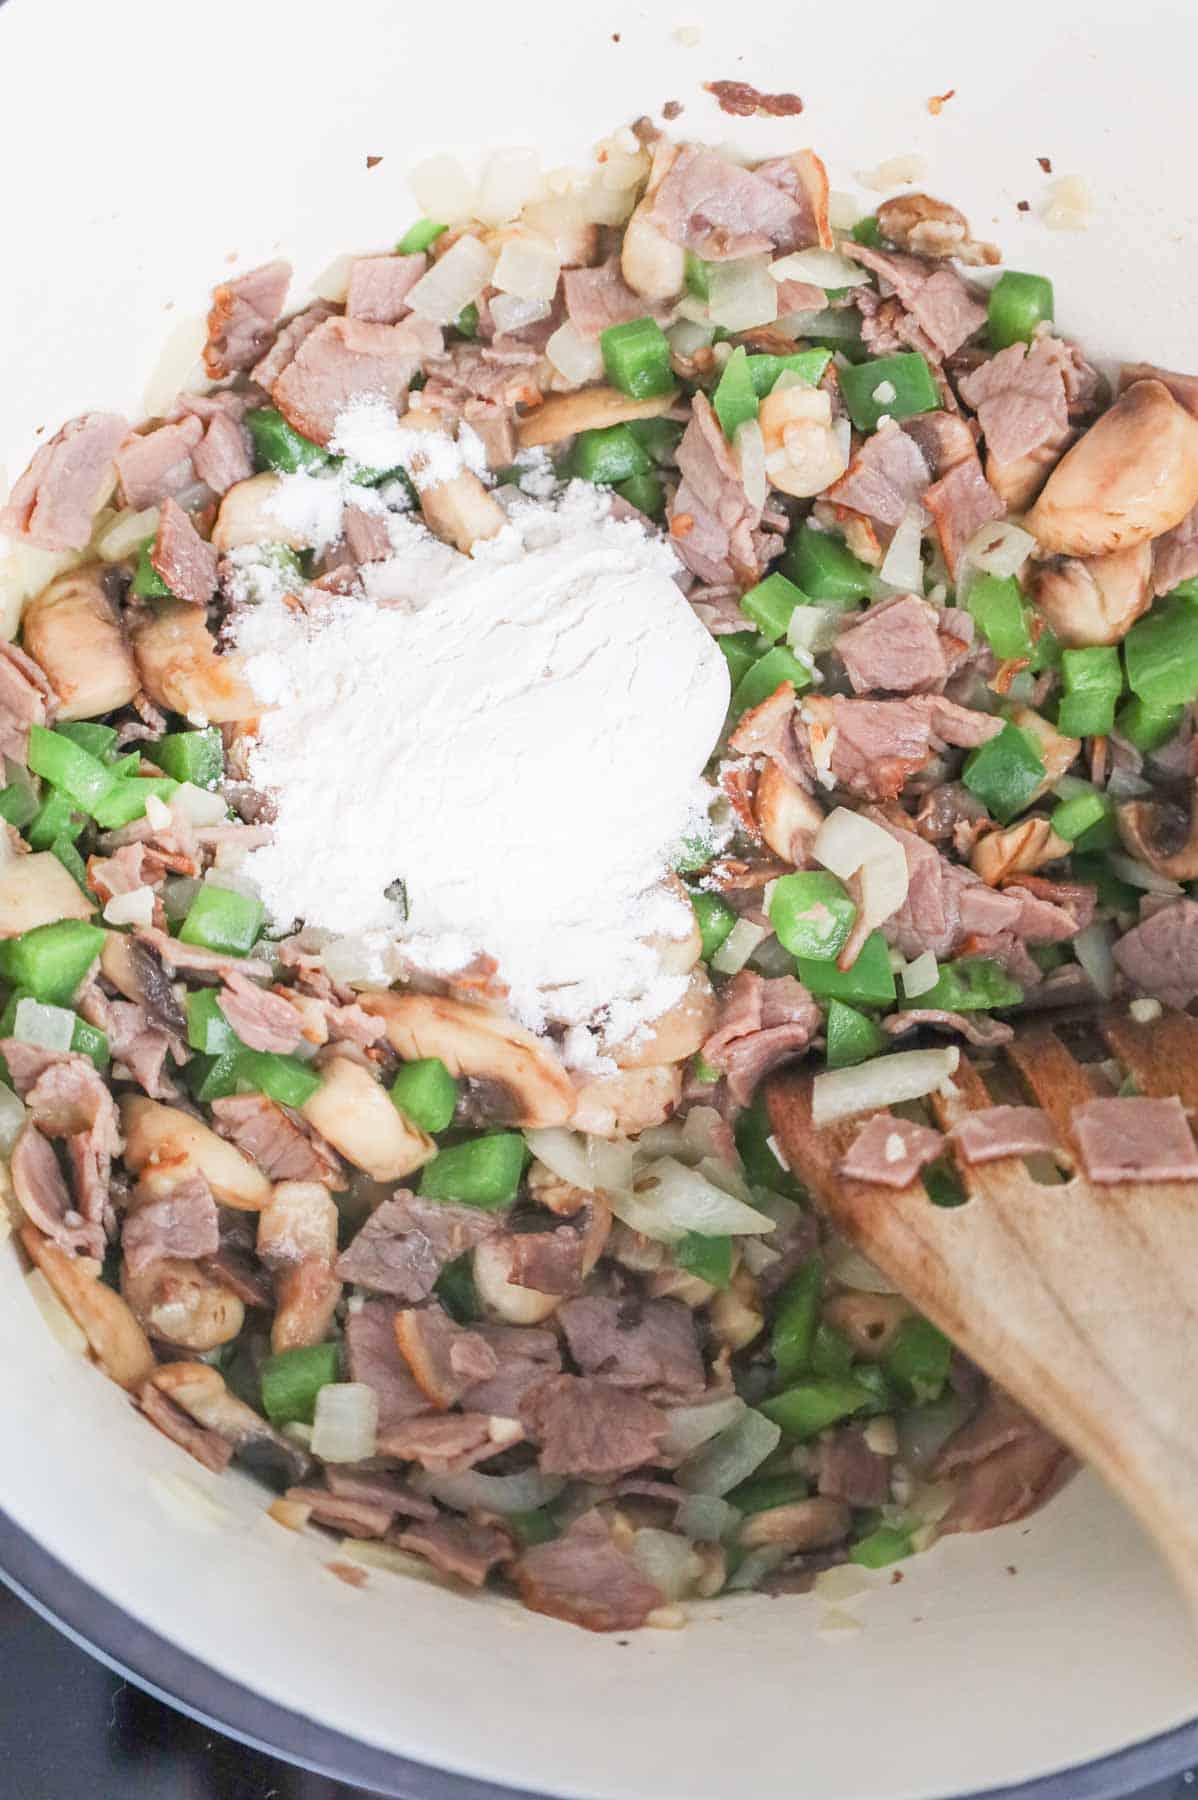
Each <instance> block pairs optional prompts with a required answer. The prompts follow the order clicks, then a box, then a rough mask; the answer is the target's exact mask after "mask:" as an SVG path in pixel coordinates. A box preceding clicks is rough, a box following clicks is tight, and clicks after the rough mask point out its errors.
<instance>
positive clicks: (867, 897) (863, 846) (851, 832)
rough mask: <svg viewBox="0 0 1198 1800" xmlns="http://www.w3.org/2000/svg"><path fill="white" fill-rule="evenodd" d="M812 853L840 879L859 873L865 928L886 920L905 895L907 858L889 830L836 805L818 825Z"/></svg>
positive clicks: (900, 904)
mask: <svg viewBox="0 0 1198 1800" xmlns="http://www.w3.org/2000/svg"><path fill="white" fill-rule="evenodd" d="M812 855H813V856H814V857H815V859H816V861H817V862H821V863H822V864H823V865H824V867H825V869H830V870H831V872H832V874H833V875H836V876H838V877H839V878H840V880H841V881H847V880H848V878H849V877H850V876H851V875H859V878H860V884H861V913H862V919H863V922H864V924H865V926H866V927H867V929H868V930H870V931H872V930H873V929H874V928H875V926H878V925H880V924H881V923H882V922H883V920H884V919H889V918H890V917H891V916H892V914H894V913H896V912H897V911H898V910H899V908H900V907H901V906H902V905H903V903H904V901H905V900H906V898H907V882H908V875H907V858H906V856H905V854H904V852H903V848H902V845H901V844H898V843H896V841H895V840H894V838H892V837H891V835H890V833H889V832H888V831H884V830H883V829H882V827H881V826H880V825H875V824H874V823H873V821H872V820H871V819H865V818H863V817H862V816H861V814H860V813H855V812H850V811H849V809H848V808H847V807H845V806H838V807H836V808H835V809H834V810H833V811H832V812H830V813H829V814H828V816H827V818H826V819H825V820H824V822H823V824H822V825H821V826H820V828H819V830H818V832H817V833H816V836H815V842H814V844H813V845H812Z"/></svg>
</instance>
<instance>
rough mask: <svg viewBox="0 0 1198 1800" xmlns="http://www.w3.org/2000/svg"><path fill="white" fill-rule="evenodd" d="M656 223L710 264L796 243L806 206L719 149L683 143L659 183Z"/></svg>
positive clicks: (671, 240) (656, 198) (654, 210)
mask: <svg viewBox="0 0 1198 1800" xmlns="http://www.w3.org/2000/svg"><path fill="white" fill-rule="evenodd" d="M650 216H651V218H652V221H653V223H654V224H655V225H656V226H657V227H658V229H659V230H660V231H662V232H664V233H665V235H666V237H668V238H669V239H670V242H671V243H674V244H681V245H683V246H684V248H685V249H687V250H693V251H694V252H695V254H696V256H701V257H702V258H703V259H704V261H705V262H726V261H728V260H730V259H733V258H736V257H741V256H752V255H754V254H755V253H756V252H757V251H761V250H772V249H774V247H775V246H776V245H779V244H781V243H786V244H788V245H792V244H793V241H794V237H795V234H796V233H798V232H801V230H802V228H803V216H804V215H803V208H802V206H800V204H799V202H798V201H797V200H796V199H794V198H793V196H792V195H791V194H789V193H787V192H786V190H785V188H784V187H782V186H780V185H779V184H778V183H777V182H775V181H772V180H769V179H768V178H766V177H763V176H762V175H760V174H754V173H753V172H752V171H751V170H749V169H743V168H741V166H740V165H739V163H734V162H729V161H728V160H727V158H725V157H723V156H721V155H720V153H719V151H718V150H709V149H707V148H705V147H704V146H702V145H699V144H684V145H683V147H682V149H681V150H679V152H678V154H677V156H676V157H675V158H674V161H673V163H672V164H671V166H670V169H669V171H668V172H667V174H666V176H665V179H664V180H663V181H662V182H661V185H660V186H659V187H658V190H657V193H656V195H655V197H654V201H653V209H652V213H651V215H650Z"/></svg>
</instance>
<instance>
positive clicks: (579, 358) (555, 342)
mask: <svg viewBox="0 0 1198 1800" xmlns="http://www.w3.org/2000/svg"><path fill="white" fill-rule="evenodd" d="M493 306H494V303H492V308H493ZM545 354H546V356H547V357H548V358H549V360H550V362H551V363H552V364H553V366H554V368H555V369H556V370H557V372H558V374H559V375H564V376H565V378H566V380H567V381H568V382H570V383H571V384H572V385H573V386H574V387H583V386H585V384H586V383H587V382H588V381H598V380H599V378H600V376H601V375H602V374H603V352H602V350H601V349H600V348H599V339H598V338H584V337H581V336H580V335H579V333H578V331H577V330H576V328H575V327H574V326H573V325H571V323H570V321H569V319H567V320H566V322H565V324H564V325H559V326H558V328H557V330H556V331H555V332H554V334H553V336H552V337H551V338H550V339H549V342H548V343H547V344H546V345H545Z"/></svg>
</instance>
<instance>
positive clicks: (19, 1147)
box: [9, 1122, 105, 1257]
mask: <svg viewBox="0 0 1198 1800" xmlns="http://www.w3.org/2000/svg"><path fill="white" fill-rule="evenodd" d="M9 1171H10V1173H11V1175H12V1185H13V1192H14V1193H15V1194H16V1197H17V1200H18V1202H19V1204H20V1207H21V1210H22V1211H23V1212H24V1214H25V1216H26V1218H28V1219H31V1220H32V1222H33V1223H34V1224H35V1225H36V1226H37V1228H38V1230H39V1231H42V1232H45V1234H46V1236H47V1237H48V1238H50V1239H51V1240H52V1241H53V1242H54V1243H56V1244H58V1245H60V1246H61V1247H62V1249H64V1250H69V1251H72V1252H74V1251H77V1250H78V1251H82V1253H83V1254H84V1255H85V1256H95V1257H102V1256H103V1254H104V1241H105V1240H104V1227H103V1224H102V1223H101V1222H100V1221H99V1220H97V1219H85V1218H84V1216H83V1214H82V1212H81V1211H80V1210H78V1209H77V1208H76V1207H75V1206H74V1204H73V1202H72V1199H71V1194H70V1190H69V1189H68V1187H67V1184H66V1180H65V1178H64V1176H63V1173H62V1170H61V1169H60V1168H59V1166H58V1158H57V1157H56V1156H55V1154H54V1149H53V1146H52V1145H51V1143H50V1141H49V1139H48V1138H46V1137H44V1136H43V1135H42V1133H41V1132H40V1131H39V1130H38V1128H37V1126H36V1125H34V1124H33V1123H32V1122H30V1123H29V1124H27V1125H25V1126H24V1127H23V1128H22V1131H21V1134H20V1136H19V1137H18V1138H17V1141H16V1144H15V1146H14V1147H13V1152H12V1158H11V1161H10V1163H9Z"/></svg>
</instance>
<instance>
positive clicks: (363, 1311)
mask: <svg viewBox="0 0 1198 1800" xmlns="http://www.w3.org/2000/svg"><path fill="white" fill-rule="evenodd" d="M395 1310H396V1309H395V1307H394V1306H392V1305H390V1304H389V1303H388V1302H387V1301H385V1300H369V1301H367V1303H366V1305H365V1306H361V1307H359V1308H358V1309H357V1310H356V1311H355V1310H353V1308H352V1307H351V1310H350V1312H349V1313H348V1314H347V1316H346V1320H345V1354H346V1360H347V1362H348V1364H349V1378H350V1380H351V1381H361V1382H364V1383H365V1385H366V1386H367V1387H371V1388H373V1389H374V1391H375V1393H376V1394H377V1395H378V1399H379V1433H380V1435H381V1434H383V1433H385V1432H389V1431H392V1430H394V1429H395V1428H396V1427H398V1426H400V1425H403V1424H404V1423H405V1422H406V1421H407V1420H408V1419H414V1418H417V1417H419V1415H420V1414H422V1413H428V1412H431V1410H432V1408H431V1405H430V1403H429V1401H428V1400H427V1399H426V1398H425V1396H424V1395H423V1394H422V1393H421V1391H420V1389H419V1388H418V1387H417V1386H416V1383H415V1382H414V1381H413V1379H412V1373H411V1370H410V1369H409V1368H408V1365H407V1363H406V1362H405V1361H404V1359H403V1357H402V1356H401V1355H400V1354H399V1346H398V1344H397V1343H396V1341H395Z"/></svg>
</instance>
